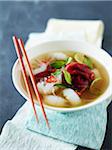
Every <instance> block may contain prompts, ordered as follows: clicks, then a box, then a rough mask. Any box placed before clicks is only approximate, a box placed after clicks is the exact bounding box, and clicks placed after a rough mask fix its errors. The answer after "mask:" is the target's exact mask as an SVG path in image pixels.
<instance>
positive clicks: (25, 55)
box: [18, 39, 50, 128]
mask: <svg viewBox="0 0 112 150" xmlns="http://www.w3.org/2000/svg"><path fill="white" fill-rule="evenodd" d="M18 42H19V46H20V48H21V51H22V53H23V57H24V58H25V60H26V64H27V67H28V72H29V75H30V79H31V82H32V85H33V88H34V91H35V94H36V97H37V100H38V101H39V104H40V107H41V109H42V113H43V116H44V119H45V121H46V124H47V126H48V127H49V128H50V126H49V122H48V119H47V115H46V113H45V110H44V106H43V102H42V99H41V97H40V93H39V91H38V88H37V85H36V82H35V78H34V75H33V72H32V69H31V65H30V62H29V59H28V56H27V53H26V50H25V47H24V43H23V41H22V39H18Z"/></svg>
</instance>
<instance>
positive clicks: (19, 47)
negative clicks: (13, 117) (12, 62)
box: [13, 36, 49, 127]
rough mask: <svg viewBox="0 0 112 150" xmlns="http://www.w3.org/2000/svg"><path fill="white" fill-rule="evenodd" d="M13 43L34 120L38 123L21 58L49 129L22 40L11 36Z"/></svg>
mask: <svg viewBox="0 0 112 150" xmlns="http://www.w3.org/2000/svg"><path fill="white" fill-rule="evenodd" d="M13 43H14V46H15V49H16V53H17V56H18V60H19V63H20V67H21V70H22V74H23V78H24V81H25V85H26V89H27V92H28V96H29V99H30V100H31V104H32V107H33V111H34V115H35V118H36V120H37V122H39V120H38V115H37V112H36V108H35V104H34V100H33V96H32V92H31V87H30V85H29V79H28V76H27V73H26V68H25V65H24V61H23V57H24V58H25V61H26V65H27V67H28V72H29V76H30V79H31V82H32V85H33V88H34V92H35V94H36V98H37V100H38V101H39V104H40V106H41V109H42V113H43V116H44V119H45V121H46V124H47V126H48V127H49V122H48V119H47V116H46V113H45V110H44V106H43V102H42V99H41V97H40V93H39V91H38V88H37V85H36V82H35V78H34V75H33V72H32V69H31V65H30V62H29V59H28V56H27V53H26V50H25V47H24V43H23V40H22V39H18V38H17V37H16V36H13Z"/></svg>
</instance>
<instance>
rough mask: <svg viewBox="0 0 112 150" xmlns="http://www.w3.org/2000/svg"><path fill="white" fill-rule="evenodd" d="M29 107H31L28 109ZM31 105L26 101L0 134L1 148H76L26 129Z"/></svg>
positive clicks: (34, 149)
mask: <svg viewBox="0 0 112 150" xmlns="http://www.w3.org/2000/svg"><path fill="white" fill-rule="evenodd" d="M28 108H29V109H28ZM31 109H32V108H31V107H30V104H29V102H26V103H25V104H24V105H23V106H22V108H20V110H19V111H18V112H17V114H16V115H15V116H14V118H13V119H12V120H11V121H8V122H7V123H6V124H5V126H4V128H3V131H2V134H1V136H0V150H62V149H63V147H65V150H75V149H76V147H75V146H74V145H72V144H71V145H70V144H67V143H64V142H62V141H59V140H58V141H57V140H55V139H53V138H47V137H46V136H43V135H41V134H34V133H32V132H30V131H28V130H26V129H25V124H26V120H27V119H28V118H27V117H28V114H29V110H31Z"/></svg>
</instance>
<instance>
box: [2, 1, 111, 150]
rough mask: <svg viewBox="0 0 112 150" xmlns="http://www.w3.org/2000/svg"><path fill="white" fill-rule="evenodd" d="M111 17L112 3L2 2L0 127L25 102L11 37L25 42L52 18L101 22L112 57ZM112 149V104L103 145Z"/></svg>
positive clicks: (105, 148)
mask: <svg viewBox="0 0 112 150" xmlns="http://www.w3.org/2000/svg"><path fill="white" fill-rule="evenodd" d="M111 14H112V2H80V1H79V2H78V1H74V2H73V1H71V2H68V1H65V2H61V1H60V2H59V1H57V2H56V1H55V2H53V1H47V2H45V1H44V2H42V1H41V2H38V1H37V2H36V1H34V2H0V128H2V127H3V125H4V123H5V122H6V121H7V120H8V119H11V118H12V117H13V116H14V114H15V113H16V112H17V110H18V109H19V108H20V107H21V106H22V104H23V103H24V102H25V100H24V99H23V98H22V97H21V96H20V94H18V92H17V91H16V90H15V88H14V86H13V84H12V79H11V70H12V66H13V64H14V62H15V60H16V58H17V57H16V53H15V50H14V47H13V43H12V39H11V38H12V36H13V35H14V34H16V35H17V36H19V37H20V36H21V37H22V38H23V39H24V41H26V40H27V39H28V35H29V33H31V32H42V31H44V30H45V27H46V23H47V20H48V19H49V18H62V19H81V20H83V19H88V20H91V19H92V20H96V19H101V20H103V21H104V23H105V33H104V41H103V48H104V49H105V50H106V51H107V52H108V53H110V54H111V55H112V15H111ZM78 149H80V150H84V149H86V148H82V147H79V148H78ZM111 149H112V103H111V104H110V106H109V107H108V124H107V131H106V135H105V140H104V143H103V146H102V150H111ZM86 150H87V149H86Z"/></svg>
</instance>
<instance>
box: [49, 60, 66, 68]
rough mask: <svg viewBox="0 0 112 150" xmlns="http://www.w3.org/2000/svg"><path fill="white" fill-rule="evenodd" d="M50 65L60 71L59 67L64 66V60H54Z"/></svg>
mask: <svg viewBox="0 0 112 150" xmlns="http://www.w3.org/2000/svg"><path fill="white" fill-rule="evenodd" d="M50 65H51V66H52V67H54V68H56V69H60V68H61V67H63V66H64V65H65V61H64V60H56V61H55V62H53V63H52V64H50Z"/></svg>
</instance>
